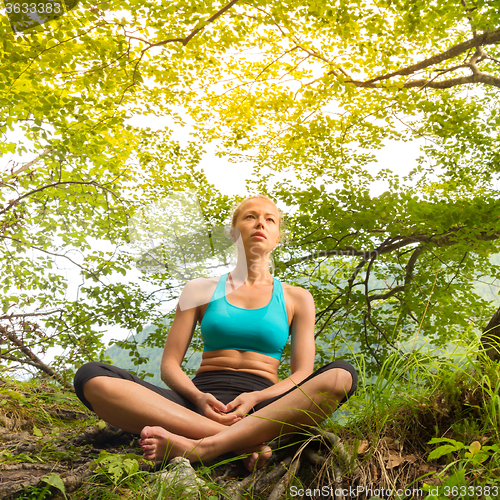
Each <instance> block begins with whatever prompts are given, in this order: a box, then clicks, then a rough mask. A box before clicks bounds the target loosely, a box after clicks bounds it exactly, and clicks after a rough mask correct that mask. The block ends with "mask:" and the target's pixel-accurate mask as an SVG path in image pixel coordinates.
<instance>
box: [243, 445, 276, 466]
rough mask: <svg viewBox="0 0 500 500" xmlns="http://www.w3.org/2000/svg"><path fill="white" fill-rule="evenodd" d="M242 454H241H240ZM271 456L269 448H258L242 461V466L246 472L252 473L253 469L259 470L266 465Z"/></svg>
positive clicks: (262, 446) (261, 446)
mask: <svg viewBox="0 0 500 500" xmlns="http://www.w3.org/2000/svg"><path fill="white" fill-rule="evenodd" d="M247 453H248V452H247ZM241 454H243V453H241ZM272 454H273V452H272V450H271V448H269V446H267V445H264V444H263V445H260V446H258V447H257V448H256V449H255V451H254V452H253V453H252V454H251V455H250V456H248V457H245V458H244V459H243V465H244V466H245V467H246V469H247V470H249V471H250V472H253V471H254V470H255V469H260V468H261V467H264V465H266V462H267V461H268V460H269V459H270V458H271V455H272Z"/></svg>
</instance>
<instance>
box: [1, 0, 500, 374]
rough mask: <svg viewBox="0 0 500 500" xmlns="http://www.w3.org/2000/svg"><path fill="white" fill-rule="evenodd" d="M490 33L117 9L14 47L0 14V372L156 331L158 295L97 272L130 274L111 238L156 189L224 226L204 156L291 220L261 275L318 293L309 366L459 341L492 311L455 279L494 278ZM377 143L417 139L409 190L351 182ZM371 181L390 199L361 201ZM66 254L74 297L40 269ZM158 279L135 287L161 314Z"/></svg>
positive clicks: (459, 6)
mask: <svg viewBox="0 0 500 500" xmlns="http://www.w3.org/2000/svg"><path fill="white" fill-rule="evenodd" d="M101 9H102V10H101ZM123 13H125V14H123ZM499 17H500V14H499V13H498V9H497V7H496V5H495V2H492V1H488V0H483V1H475V2H469V1H467V2H465V1H464V2H462V3H460V2H458V1H455V0H454V1H451V0H446V1H442V2H439V5H433V4H429V3H428V2H423V1H417V0H413V1H406V2H399V1H392V0H386V1H382V2H377V4H372V3H366V2H360V1H357V0H345V1H344V0H339V1H335V2H324V1H313V0H310V1H306V2H295V1H286V2H263V1H259V0H257V1H247V2H243V1H238V0H233V1H231V2H227V3H221V2H216V1H211V2H205V3H204V4H203V6H201V5H200V4H199V2H194V1H188V2H182V3H179V2H177V3H169V4H168V5H165V6H162V8H161V9H159V8H158V6H157V4H153V3H150V2H149V3H148V2H146V3H144V2H136V1H135V0H130V1H127V2H125V3H123V2H120V3H116V2H107V3H105V4H99V6H93V5H92V4H88V3H85V2H84V3H82V4H80V5H79V6H78V7H76V8H75V9H74V10H73V11H71V12H70V13H68V14H67V15H65V16H62V17H60V18H58V19H57V20H54V21H51V22H50V23H47V24H45V25H43V26H40V27H38V28H34V29H32V30H28V31H25V32H23V33H20V34H17V35H14V34H13V33H11V32H10V29H9V25H8V20H7V18H6V17H3V18H2V20H1V22H2V23H3V28H4V29H3V33H4V35H3V36H2V42H3V43H2V45H0V51H2V54H1V55H2V67H1V71H2V83H0V91H1V93H2V94H1V100H0V130H1V132H2V134H4V139H5V141H4V142H3V143H0V153H1V154H2V155H3V156H4V158H6V155H7V154H9V153H11V154H16V155H18V156H20V157H23V158H27V160H26V163H25V164H24V166H21V165H14V164H13V165H12V168H11V169H10V172H6V173H4V174H3V177H2V179H1V181H2V192H1V196H2V202H3V208H2V210H1V214H2V219H1V221H2V226H1V227H2V235H1V240H2V250H1V252H2V256H1V257H0V258H1V260H2V262H3V263H4V265H2V269H1V271H0V272H1V273H2V283H3V284H4V297H3V300H2V302H3V316H2V317H1V318H0V319H1V320H2V325H3V327H4V329H5V328H6V330H4V331H5V332H6V333H5V334H4V336H3V337H2V340H3V342H4V347H3V348H2V351H1V353H0V357H2V358H3V359H4V360H7V361H9V362H12V361H13V360H18V359H19V360H21V362H32V363H34V364H37V362H34V361H33V358H30V355H29V354H27V351H26V350H25V349H28V351H30V352H32V354H34V353H33V351H34V350H37V349H40V348H43V349H45V348H46V347H48V346H50V345H53V344H58V345H61V346H63V347H65V348H67V349H69V354H68V356H66V357H65V358H64V359H60V360H59V365H60V367H61V368H62V367H63V366H64V365H65V363H66V362H68V361H69V362H71V363H76V364H79V363H81V362H82V361H83V360H84V359H90V358H94V357H96V356H98V355H99V354H98V353H99V352H100V351H102V344H101V343H100V338H101V333H100V332H99V328H101V327H103V326H104V325H107V324H112V323H116V324H121V325H124V326H127V327H128V328H131V329H136V330H137V331H140V330H141V328H142V326H143V325H144V324H147V323H157V324H158V325H161V324H164V322H162V321H161V317H160V316H161V315H160V314H158V312H157V311H156V312H155V307H156V306H157V304H158V299H157V298H155V295H154V294H152V295H151V294H148V293H145V292H144V291H143V290H141V289H140V287H139V286H137V285H132V284H125V283H119V284H116V283H114V284H113V283H112V282H105V280H104V277H105V276H111V275H113V273H117V272H118V273H122V274H127V272H129V271H130V269H131V268H132V267H133V266H134V258H133V256H132V255H130V254H129V253H127V252H126V251H125V249H124V247H123V245H124V244H126V243H127V242H128V240H129V233H128V222H129V221H130V219H131V217H132V216H133V214H134V213H136V212H137V210H139V209H140V208H141V207H142V206H144V204H146V203H157V202H161V200H162V198H164V197H165V196H168V195H169V194H171V193H172V191H183V190H186V189H195V190H196V191H197V193H198V199H199V201H200V207H201V210H202V213H203V215H204V217H205V218H206V221H207V227H216V226H220V225H222V224H223V223H224V222H225V221H226V218H227V217H228V215H229V210H230V207H231V204H232V202H233V201H235V199H232V198H229V197H227V196H222V195H221V194H220V193H219V192H218V191H217V189H216V186H213V185H210V184H209V183H208V182H207V180H206V178H205V176H204V173H203V171H202V170H201V168H200V167H199V162H200V158H201V155H202V153H203V148H204V145H206V144H208V143H209V142H214V143H215V144H216V145H217V147H218V154H220V155H225V156H228V157H230V158H231V159H233V161H235V162H238V161H240V160H246V161H251V162H253V163H254V165H255V171H254V174H255V178H254V179H253V181H252V184H251V185H252V191H254V192H265V193H268V194H269V195H271V196H273V197H275V198H276V199H277V200H279V201H280V202H281V203H283V205H286V206H288V207H292V206H293V208H294V211H293V213H291V214H290V216H289V233H290V238H289V242H288V244H287V246H286V247H285V248H284V249H283V253H282V254H281V256H280V258H279V259H278V270H279V273H280V276H281V277H282V279H284V280H286V281H287V282H290V283H296V284H300V285H303V286H306V287H307V288H308V289H310V290H311V291H312V293H313V294H314V296H315V299H316V305H317V338H318V348H319V349H318V350H319V355H318V356H319V357H320V358H323V359H326V358H330V357H332V356H334V355H336V352H337V351H338V349H340V347H339V346H340V344H339V343H338V342H336V341H335V339H336V338H338V336H339V334H343V335H347V336H348V337H349V338H350V339H351V340H352V342H353V343H354V344H355V345H356V346H357V347H359V349H361V352H363V353H365V354H366V355H367V357H368V358H369V359H370V360H371V361H372V363H373V366H375V364H376V363H380V362H381V360H382V359H383V357H384V355H385V353H386V352H387V348H389V347H390V346H398V345H405V342H407V341H408V339H410V338H412V337H413V336H414V335H416V334H418V333H419V332H425V334H426V335H428V336H430V337H431V338H432V339H433V342H435V343H437V344H439V345H444V344H445V343H446V342H448V341H449V340H450V339H452V338H453V336H454V335H457V334H459V332H461V331H463V330H467V329H469V331H470V334H471V335H472V334H473V331H472V330H470V325H471V323H472V324H474V325H477V326H480V325H481V324H485V323H486V322H487V318H489V317H490V316H491V315H492V313H493V310H494V308H493V306H492V305H490V304H487V303H486V302H485V301H483V300H481V299H480V298H479V297H478V296H477V295H476V294H474V292H473V290H472V286H471V285H472V283H473V282H474V280H477V279H480V278H481V277H485V276H488V277H496V276H498V271H499V269H498V266H496V265H492V264H491V263H490V260H489V256H490V255H492V254H493V253H496V252H498V250H499V248H498V236H499V234H500V233H499V231H500V227H499V224H498V219H499V218H498V210H499V202H498V195H497V189H496V185H495V183H496V180H497V176H498V170H499V167H498V166H499V165H500V158H499V148H498V127H499V126H500V115H499V114H498V110H497V95H498V94H497V93H498V90H497V88H498V86H499V85H498V83H499V75H498V72H499V60H500V55H499V53H498V52H499V50H498V43H499V41H500V19H499ZM255 51H258V56H256V55H255ZM140 114H151V115H156V116H158V117H162V116H163V117H165V121H166V123H168V126H165V127H164V128H163V129H160V130H151V129H148V128H147V127H139V126H137V125H134V122H133V120H131V118H132V117H134V116H137V115H140ZM189 116H190V117H192V118H193V119H194V121H195V127H194V128H195V132H194V133H193V136H192V138H191V139H190V140H189V141H188V143H187V144H181V143H179V142H178V141H175V140H173V139H172V129H174V128H177V127H182V126H183V125H184V124H185V120H186V119H187V117H189ZM14 131H15V132H16V133H17V134H20V135H15V134H14ZM19 137H21V138H19ZM388 141H419V144H422V146H421V156H420V159H419V164H418V166H417V168H415V169H414V171H413V172H412V173H411V174H410V175H409V176H408V177H407V178H402V177H401V176H398V175H397V173H395V172H391V171H389V170H388V169H384V168H382V169H381V170H380V171H379V172H378V173H377V174H374V173H373V170H370V169H369V167H370V164H372V163H373V162H374V161H375V154H374V152H376V151H377V150H380V149H381V148H383V147H385V145H386V144H387V142H388ZM32 158H38V159H37V160H36V162H34V163H33V161H35V160H32V161H29V160H30V159H32ZM297 180H298V181H300V183H301V184H300V185H297V184H292V183H291V181H297ZM375 181H378V182H383V183H385V186H386V188H387V191H386V193H384V194H383V195H381V196H378V197H372V196H370V186H371V184H372V183H373V182H375ZM96 240H100V241H106V242H109V244H113V245H115V248H116V251H115V252H113V251H112V250H106V251H103V250H98V249H97V247H96V245H95V244H94V243H95V241H96ZM109 248H110V247H109ZM69 249H73V250H72V251H74V249H78V250H79V251H80V252H81V254H80V255H81V256H80V257H79V259H78V260H76V259H72V260H73V261H74V265H78V266H80V269H81V276H82V279H83V280H84V284H83V285H82V286H81V287H80V295H79V296H78V298H77V299H74V297H71V298H70V297H66V296H65V295H64V292H65V289H66V288H67V286H68V285H67V282H65V281H64V280H63V279H62V278H61V277H60V276H59V275H58V273H55V272H52V271H51V270H50V266H53V265H54V264H53V260H51V258H49V256H52V255H53V254H58V255H63V257H62V258H64V259H66V260H67V259H70V258H71V254H69V253H68V250H69ZM106 252H108V253H106ZM176 278H178V277H176V276H173V275H172V274H171V273H170V272H169V271H168V270H165V271H164V272H162V270H159V271H157V272H155V273H152V274H150V275H148V276H146V280H147V281H148V282H149V283H150V285H152V286H157V287H158V288H165V289H166V290H167V294H170V295H169V296H170V297H171V298H172V297H175V296H176V294H178V292H179V284H180V283H179V282H178V281H176ZM20 287H24V288H25V289H27V290H31V291H30V292H29V293H28V292H26V291H24V290H21V289H20ZM16 289H17V290H16ZM457 304H460V307H457ZM7 333H8V334H9V335H11V336H12V335H15V339H16V340H12V339H13V338H14V337H9V336H8V335H7ZM164 335H165V331H164V329H161V328H160V329H158V330H157V333H155V334H154V335H153V336H151V335H150V339H149V342H150V343H151V344H157V345H160V344H161V343H162V338H163V337H164ZM474 335H475V334H474ZM16 342H17V344H16ZM19 342H20V343H21V344H19ZM21 345H22V346H24V347H20V346H21ZM410 347H411V344H410ZM28 358H30V359H28ZM137 361H138V362H140V359H139V358H138V360H137ZM318 361H319V360H318Z"/></svg>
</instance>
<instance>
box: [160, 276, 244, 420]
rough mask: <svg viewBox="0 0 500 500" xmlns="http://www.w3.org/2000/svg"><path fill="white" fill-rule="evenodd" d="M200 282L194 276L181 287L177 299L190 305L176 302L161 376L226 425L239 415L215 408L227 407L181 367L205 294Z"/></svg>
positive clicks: (177, 390) (210, 415)
mask: <svg viewBox="0 0 500 500" xmlns="http://www.w3.org/2000/svg"><path fill="white" fill-rule="evenodd" d="M202 286H203V283H202V281H201V280H199V279H197V280H192V281H190V282H188V283H187V284H186V286H185V287H184V289H183V290H182V293H181V298H180V299H179V303H181V304H186V305H189V306H191V307H187V308H185V309H181V307H180V306H179V304H177V309H176V311H175V316H174V321H173V322H172V325H171V327H170V330H169V332H168V335H167V340H166V341H165V348H164V350H163V356H162V360H161V379H162V380H163V382H165V384H167V385H168V387H169V388H170V389H172V390H174V391H176V392H178V393H179V394H182V395H183V396H184V397H185V398H187V399H189V400H190V401H192V402H193V403H194V404H195V405H196V406H198V408H200V409H201V410H202V411H203V414H204V415H205V416H206V417H208V418H210V419H212V420H215V421H216V422H219V423H222V424H226V425H227V424H231V423H234V422H235V421H236V420H239V418H238V417H237V416H236V415H234V414H231V415H224V414H221V413H219V412H217V411H214V407H215V408H216V409H217V410H219V411H220V412H225V411H227V408H226V406H225V405H223V404H222V403H221V402H220V401H219V400H218V399H216V398H215V397H214V396H212V395H211V394H207V393H204V392H201V391H200V390H198V389H197V388H196V386H195V385H194V384H193V382H192V380H191V379H190V378H189V377H188V376H187V375H186V374H185V373H184V372H183V371H182V368H181V364H182V361H183V360H184V356H185V355H186V352H187V350H188V347H189V344H190V342H191V339H192V338H193V332H194V330H195V328H196V323H197V321H198V317H199V314H200V305H201V303H202V301H203V295H204V294H202V293H201V287H202Z"/></svg>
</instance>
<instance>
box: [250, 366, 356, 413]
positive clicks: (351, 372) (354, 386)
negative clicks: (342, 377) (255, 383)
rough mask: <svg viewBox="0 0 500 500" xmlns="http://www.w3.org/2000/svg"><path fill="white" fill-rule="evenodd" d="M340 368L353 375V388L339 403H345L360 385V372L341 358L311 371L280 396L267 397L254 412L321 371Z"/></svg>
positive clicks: (293, 389)
mask: <svg viewBox="0 0 500 500" xmlns="http://www.w3.org/2000/svg"><path fill="white" fill-rule="evenodd" d="M338 368H340V369H342V370H346V371H348V372H349V373H350V374H351V377H352V385H351V389H350V390H349V392H348V393H347V394H346V395H345V397H344V398H343V399H342V401H340V403H339V406H340V405H341V404H343V403H345V402H346V401H347V400H348V399H349V398H350V397H351V396H352V395H353V394H354V391H355V390H356V386H357V385H358V374H357V372H356V370H355V369H354V367H353V366H352V365H351V364H349V363H348V362H347V361H344V360H342V359H339V360H337V361H332V362H331V363H328V364H327V365H325V366H322V367H321V368H319V369H318V370H316V371H315V372H314V373H311V375H309V377H307V378H305V379H304V380H303V381H302V382H300V383H299V384H297V386H295V387H292V388H291V389H289V390H288V391H286V392H284V393H283V394H279V395H278V396H275V397H273V398H269V399H265V400H264V401H261V402H260V403H259V404H258V405H256V406H255V407H254V408H253V411H254V412H255V411H258V410H260V409H261V408H264V407H265V406H267V405H269V404H271V403H273V402H274V401H276V400H278V399H280V398H282V397H283V396H286V395H287V394H289V393H290V392H292V391H295V390H297V387H300V386H301V385H302V384H304V383H306V382H307V381H308V380H311V379H313V378H314V377H317V376H318V375H319V374H320V373H323V372H326V371H328V370H333V369H338Z"/></svg>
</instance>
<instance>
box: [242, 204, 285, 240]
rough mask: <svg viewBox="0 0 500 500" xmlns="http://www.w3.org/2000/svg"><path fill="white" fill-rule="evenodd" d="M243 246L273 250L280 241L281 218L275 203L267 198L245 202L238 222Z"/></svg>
mask: <svg viewBox="0 0 500 500" xmlns="http://www.w3.org/2000/svg"><path fill="white" fill-rule="evenodd" d="M236 228H237V229H238V231H239V232H240V234H241V238H242V240H243V244H244V245H245V246H247V244H250V245H251V246H257V245H258V246H260V247H262V248H265V249H266V250H272V249H273V248H275V247H276V245H277V244H278V241H279V234H280V216H279V212H278V209H277V208H276V206H275V205H274V203H272V202H270V201H268V200H266V199H265V198H254V199H251V200H248V201H245V202H243V205H242V206H241V210H240V213H239V214H238V218H237V220H236Z"/></svg>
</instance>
